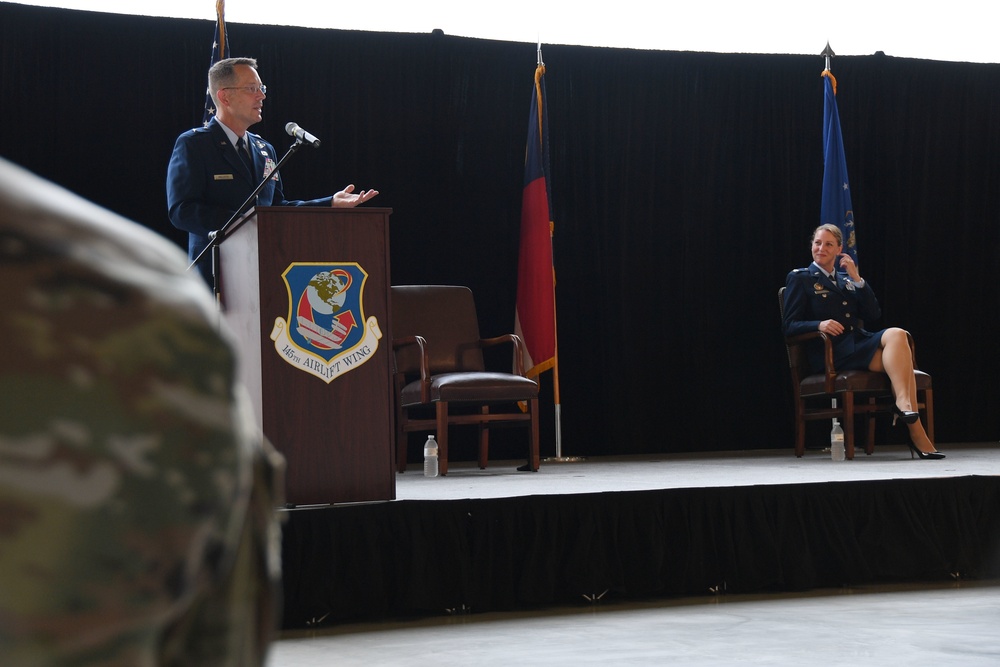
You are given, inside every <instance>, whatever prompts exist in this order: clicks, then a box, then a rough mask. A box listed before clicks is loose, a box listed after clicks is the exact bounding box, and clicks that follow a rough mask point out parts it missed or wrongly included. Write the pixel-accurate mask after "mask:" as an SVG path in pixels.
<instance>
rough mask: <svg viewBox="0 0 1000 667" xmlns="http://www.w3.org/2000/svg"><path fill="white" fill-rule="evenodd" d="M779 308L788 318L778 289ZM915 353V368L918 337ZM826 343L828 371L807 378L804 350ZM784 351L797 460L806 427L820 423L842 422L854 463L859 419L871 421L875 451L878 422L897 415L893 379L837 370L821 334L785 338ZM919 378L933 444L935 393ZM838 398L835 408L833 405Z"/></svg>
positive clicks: (868, 449) (869, 447) (927, 379)
mask: <svg viewBox="0 0 1000 667" xmlns="http://www.w3.org/2000/svg"><path fill="white" fill-rule="evenodd" d="M778 307H779V309H780V311H781V314H782V316H784V309H785V288H784V287H782V288H781V289H779V290H778ZM907 338H908V340H909V343H910V351H911V353H913V355H914V356H913V367H914V369H916V366H917V361H916V352H915V347H914V344H913V338H912V337H911V336H910V335H909V334H907ZM817 339H819V340H822V341H823V346H824V356H823V359H824V363H823V365H824V369H823V372H822V373H815V374H808V364H807V363H806V354H805V349H804V348H805V346H806V345H807V344H810V342H811V341H814V340H817ZM785 348H786V350H787V352H788V368H789V370H790V375H791V380H792V395H793V397H794V399H795V455H796V456H799V457H801V456H802V455H803V454H804V453H805V435H806V422H807V421H814V420H818V419H833V418H837V419H838V420H839V421H840V425H841V426H842V427H843V429H844V447H845V449H846V454H847V458H848V459H853V458H854V448H855V437H854V430H855V429H854V421H855V417H857V416H862V417H865V418H866V422H867V427H868V428H867V440H866V442H865V453H866V454H871V453H872V452H873V451H874V450H875V417H876V416H877V415H878V414H881V413H885V414H892V406H893V405H894V404H895V396H894V394H893V391H892V385H891V384H890V382H889V376H888V375H886V374H885V373H875V372H873V371H841V372H838V371H837V369H836V368H835V367H834V365H833V344H832V342H831V340H830V337H829V336H827V335H826V334H825V333H822V332H820V331H814V332H811V333H806V334H801V335H798V336H786V337H785ZM914 372H915V374H916V379H917V398H918V404H917V410H922V411H923V412H924V414H923V418H924V424H925V426H926V428H927V435H928V436H929V437H930V439H931V441H932V442H933V441H934V391H933V388H932V386H931V376H930V375H928V374H927V373H924V372H923V371H919V370H915V371H914ZM833 399H836V406H835V407H834V406H833V405H832V403H833Z"/></svg>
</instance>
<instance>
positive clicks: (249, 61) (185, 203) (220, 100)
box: [167, 58, 378, 284]
mask: <svg viewBox="0 0 1000 667" xmlns="http://www.w3.org/2000/svg"><path fill="white" fill-rule="evenodd" d="M208 90H209V93H210V94H211V96H212V100H213V101H214V102H215V108H216V115H215V117H214V118H213V119H212V120H211V122H209V123H208V125H207V126H206V127H197V128H195V129H193V130H188V131H187V132H184V133H183V134H181V135H180V136H179V137H177V141H176V143H175V144H174V152H173V154H172V155H171V156H170V164H169V166H168V167H167V212H168V215H169V216H170V222H171V224H173V226H174V227H177V228H178V229H182V230H184V231H186V232H187V233H188V256H189V258H190V259H191V261H194V260H195V259H196V258H197V257H198V256H199V255H200V254H201V252H202V251H203V250H204V249H205V248H206V247H207V246H208V243H209V234H211V233H212V232H214V231H217V230H218V229H220V228H221V227H222V226H223V225H225V224H226V222H228V221H229V219H230V218H231V217H232V216H233V213H235V212H236V210H237V209H238V208H239V207H240V206H241V205H242V204H243V203H244V202H245V201H246V200H247V198H249V197H250V194H251V193H252V192H253V191H254V189H255V188H256V187H257V185H258V184H259V183H260V182H261V180H263V179H264V178H265V177H267V176H269V175H270V174H271V173H272V172H273V171H274V168H275V167H276V166H277V161H278V156H277V154H276V153H275V151H274V147H273V146H272V145H271V144H270V143H268V142H267V141H265V140H264V139H262V138H261V137H260V136H259V135H256V134H253V133H252V132H248V131H247V129H248V128H249V127H250V126H251V125H253V124H255V123H259V122H260V121H261V110H262V108H263V105H264V100H265V99H267V86H265V85H264V84H262V83H261V80H260V76H259V75H258V74H257V61H256V60H255V59H254V58H227V59H225V60H220V61H218V62H217V63H215V64H214V65H212V67H211V69H209V71H208ZM289 126H290V127H291V129H290V130H289V132H290V133H292V132H294V131H297V132H298V134H297V136H299V138H300V139H301V138H303V135H304V138H305V140H306V141H316V139H315V138H314V137H312V136H311V135H308V134H307V133H305V132H303V131H302V130H297V126H294V125H293V124H291V123H290V124H289ZM316 143H318V141H317V142H316ZM377 194H378V191H377V190H362V191H360V192H358V193H355V192H354V186H353V185H348V186H347V187H346V188H344V189H343V190H341V191H340V192H338V193H336V194H335V195H333V196H332V197H324V198H321V199H312V200H307V201H300V200H291V201H289V200H286V199H285V196H284V194H283V193H282V191H281V175H280V174H274V175H273V176H271V177H270V178H268V180H267V184H266V185H265V186H264V187H263V188H262V189H261V191H260V193H259V194H258V195H257V205H258V206H337V207H351V206H357V205H358V204H361V203H363V202H366V201H368V200H369V199H371V198H372V197H374V196H375V195H377ZM198 269H199V270H200V271H201V274H202V276H204V277H205V279H206V280H207V281H208V282H209V284H212V262H211V258H210V257H208V255H206V256H205V257H203V258H202V260H201V261H200V262H199V265H198Z"/></svg>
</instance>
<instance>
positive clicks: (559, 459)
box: [542, 456, 587, 463]
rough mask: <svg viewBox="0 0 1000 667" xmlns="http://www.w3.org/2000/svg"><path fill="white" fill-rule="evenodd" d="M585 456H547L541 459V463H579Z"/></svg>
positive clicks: (584, 459)
mask: <svg viewBox="0 0 1000 667" xmlns="http://www.w3.org/2000/svg"><path fill="white" fill-rule="evenodd" d="M586 460H587V459H586V457H583V456H549V457H546V458H544V459H542V462H543V463H579V462H581V461H586Z"/></svg>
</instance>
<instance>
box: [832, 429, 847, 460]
mask: <svg viewBox="0 0 1000 667" xmlns="http://www.w3.org/2000/svg"><path fill="white" fill-rule="evenodd" d="M830 458H831V459H833V460H834V461H843V460H844V429H842V428H841V427H840V422H839V421H838V420H836V419H834V420H833V430H831V431H830Z"/></svg>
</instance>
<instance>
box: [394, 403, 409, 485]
mask: <svg viewBox="0 0 1000 667" xmlns="http://www.w3.org/2000/svg"><path fill="white" fill-rule="evenodd" d="M404 416H405V413H404V409H403V408H399V409H397V410H396V472H398V473H403V472H406V453H407V452H406V449H407V447H406V445H407V437H406V431H404V430H403V422H404V421H405V420H404Z"/></svg>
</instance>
